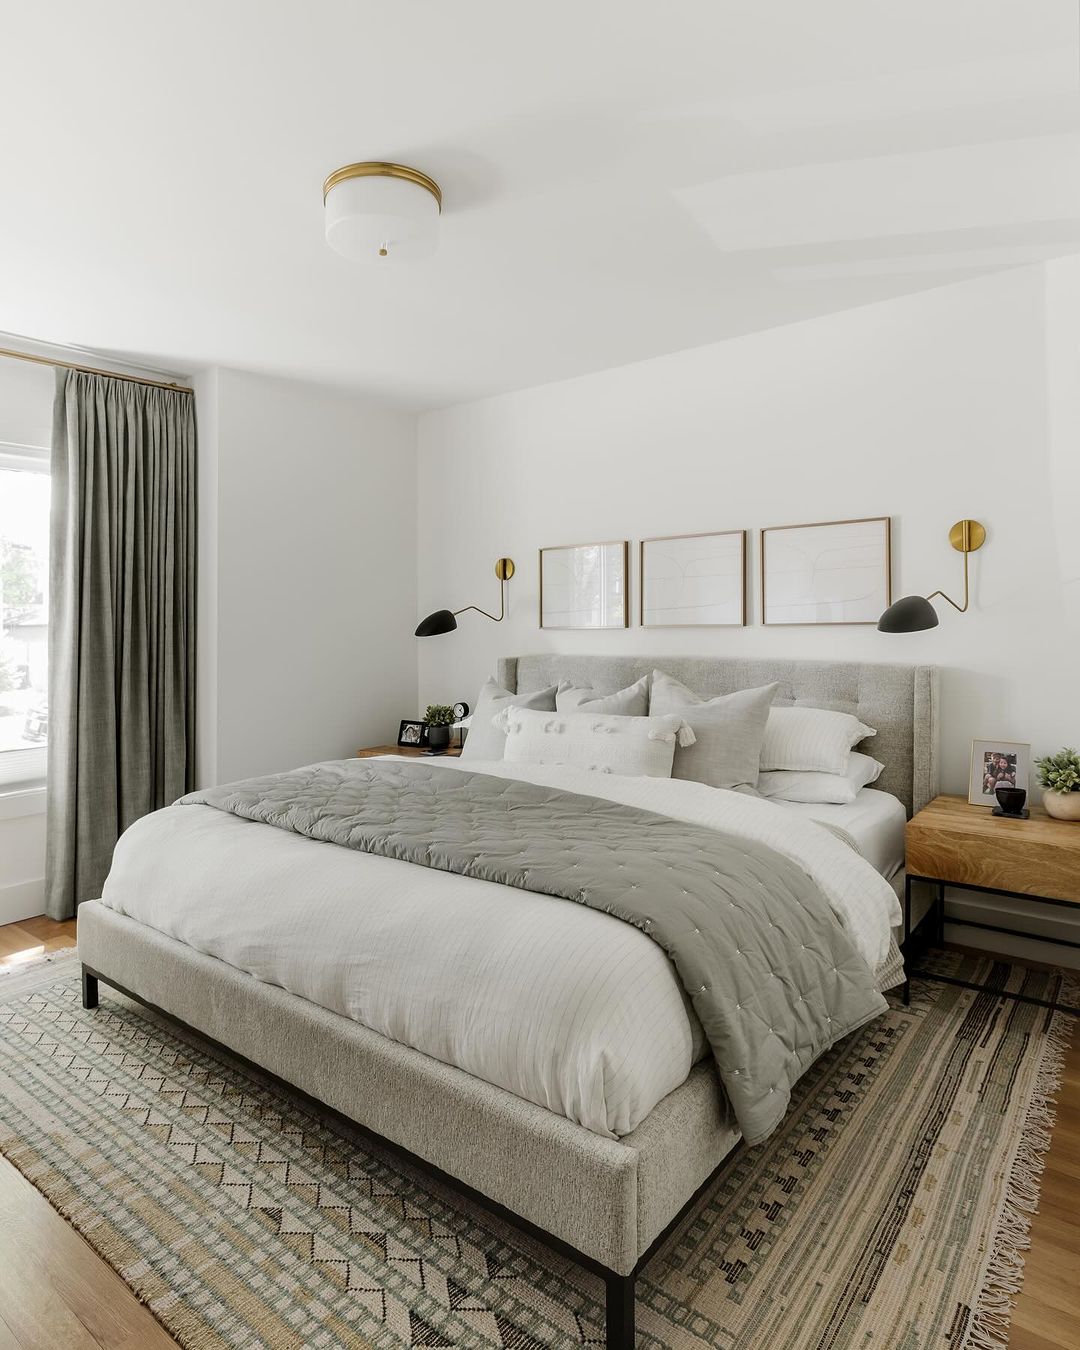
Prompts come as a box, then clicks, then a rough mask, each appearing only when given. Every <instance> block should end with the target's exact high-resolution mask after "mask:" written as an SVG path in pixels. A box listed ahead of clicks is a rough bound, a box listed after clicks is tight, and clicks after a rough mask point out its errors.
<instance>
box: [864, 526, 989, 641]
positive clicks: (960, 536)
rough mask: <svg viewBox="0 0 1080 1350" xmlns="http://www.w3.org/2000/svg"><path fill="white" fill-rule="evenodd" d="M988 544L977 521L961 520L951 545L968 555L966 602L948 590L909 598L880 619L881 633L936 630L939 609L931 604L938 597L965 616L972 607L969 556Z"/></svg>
mask: <svg viewBox="0 0 1080 1350" xmlns="http://www.w3.org/2000/svg"><path fill="white" fill-rule="evenodd" d="M985 542H986V530H985V529H984V528H983V526H982V525H980V524H979V522H978V521H977V520H958V521H957V522H956V524H955V525H954V526H953V527H952V529H951V530H950V531H949V543H950V544H952V546H953V548H954V549H956V551H957V552H958V553H962V554H963V555H964V603H963V604H962V605H958V604H957V603H956V601H955V600H953V599H951V597H949V596H947V595H946V594H945V592H944V591H934V592H933V594H932V595H928V596H925V597H923V596H921V595H905V596H904V597H903V598H902V599H900V600H897V601H896V602H895V603H894V604H891V605H890V606H889V608H888V609H887V610H886V611H885V613H884V614H883V615H882V616H881V618H880V619H878V632H880V633H918V632H920V631H921V630H922V629H924V628H936V627H937V625H938V616H937V610H936V609H935V608H934V606H933V605H932V604H931V603H930V601H931V600H933V599H934V597H935V596H938V595H940V596H941V598H942V600H948V602H949V604H950V605H952V607H953V609H956V610H959V611H960V613H961V614H963V613H964V611H965V610H966V609H967V607H968V595H969V592H968V554H969V553H974V552H975V550H976V549H979V548H982V546H983V544H984V543H985Z"/></svg>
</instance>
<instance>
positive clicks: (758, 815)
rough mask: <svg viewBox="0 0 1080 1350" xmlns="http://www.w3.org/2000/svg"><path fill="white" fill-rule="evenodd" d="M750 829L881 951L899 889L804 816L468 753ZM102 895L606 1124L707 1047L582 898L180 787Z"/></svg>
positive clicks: (666, 984)
mask: <svg viewBox="0 0 1080 1350" xmlns="http://www.w3.org/2000/svg"><path fill="white" fill-rule="evenodd" d="M445 767H446V769H447V770H448V771H450V770H451V769H461V770H473V771H479V772H491V773H496V774H499V775H500V776H512V777H521V778H527V779H529V780H530V781H537V782H543V783H547V784H551V785H553V786H562V787H565V788H566V789H567V790H569V791H576V792H581V793H585V794H587V795H593V796H601V797H607V798H610V799H611V800H615V801H624V802H626V803H627V804H630V805H637V806H643V807H645V808H646V809H651V810H658V811H661V812H663V813H665V814H669V815H673V816H675V817H677V818H680V819H686V820H690V821H694V822H696V823H699V824H704V825H711V826H713V827H717V828H724V829H725V830H735V831H736V832H741V833H743V834H744V835H746V836H748V837H753V838H760V839H761V840H762V841H763V842H765V843H770V844H771V845H772V846H773V847H777V848H779V849H780V851H782V852H784V853H786V854H788V856H791V857H794V858H795V860H796V861H798V862H799V863H800V865H802V866H804V867H805V868H806V870H807V871H808V872H810V873H811V875H813V876H814V877H815V879H816V880H818V882H819V884H821V885H822V887H823V889H824V890H825V892H826V894H827V895H828V897H829V899H830V903H831V904H832V905H833V909H834V912H836V913H837V914H838V917H840V920H841V922H842V923H844V925H845V927H847V928H848V931H849V933H850V934H851V936H852V939H853V941H854V942H855V943H856V946H857V947H858V948H859V949H860V950H861V951H862V952H863V953H864V955H866V957H867V960H868V961H869V962H870V964H871V965H873V966H875V967H876V966H878V965H880V964H881V962H882V961H883V960H884V957H885V954H886V953H887V950H888V939H889V931H890V924H891V923H893V922H895V918H894V917H893V910H894V909H895V908H897V902H896V897H895V895H894V894H893V892H892V890H891V888H889V887H888V885H887V884H886V883H885V882H884V881H883V880H882V879H881V878H880V877H879V876H878V875H877V874H876V873H875V872H874V871H873V870H872V869H871V868H870V867H868V865H867V864H866V862H865V861H863V860H862V859H861V858H860V857H858V856H857V855H856V854H855V853H854V852H853V851H852V850H851V849H850V848H849V847H848V846H847V844H845V843H844V842H842V841H841V840H840V839H839V838H838V837H837V836H836V835H835V834H833V833H831V832H829V831H828V830H823V829H820V828H819V827H818V826H817V825H816V824H815V823H814V822H813V821H812V820H807V821H805V823H803V822H801V821H799V822H798V823H796V820H797V818H793V817H792V816H791V815H784V814H783V813H780V812H779V809H778V807H777V806H775V805H774V804H772V803H769V802H765V801H763V800H762V799H759V798H753V797H748V796H743V795H741V794H739V793H731V792H721V791H718V790H717V789H713V788H707V787H704V786H703V785H702V784H699V783H690V782H685V781H682V780H666V779H636V778H618V777H616V776H614V775H610V774H598V773H590V772H587V771H583V770H572V769H566V768H563V767H555V766H545V767H543V768H540V767H534V766H523V765H513V766H509V765H505V764H503V763H497V764H495V763H492V764H488V763H485V764H482V765H478V764H472V763H469V764H464V765H458V764H457V763H456V761H452V760H451V761H446V763H445ZM102 903H103V904H105V905H107V906H109V907H110V908H112V909H114V910H116V911H118V912H120V913H122V914H126V915H128V916H129V917H131V918H133V919H135V920H137V921H139V922H141V923H145V924H147V925H148V926H150V927H152V928H155V929H157V930H158V931H159V932H163V933H166V934H168V935H169V936H170V937H173V938H176V939H177V940H178V941H181V942H184V943H186V944H187V945H189V946H191V947H193V948H195V949H196V950H198V951H200V952H203V953H205V954H207V955H210V956H213V957H217V958H218V959H220V960H223V961H226V962H227V963H228V964H229V965H231V966H233V967H234V968H236V969H238V970H243V971H246V972H248V973H249V974H251V975H253V976H254V977H255V978H257V979H260V980H265V981H267V982H269V983H272V984H276V985H279V986H281V987H282V988H284V989H287V990H289V991H290V992H291V993H294V994H298V995H300V996H301V997H303V998H307V999H310V1000H311V1001H312V1002H315V1003H317V1004H319V1005H320V1006H322V1007H325V1008H328V1009H330V1010H331V1011H333V1012H337V1013H340V1014H342V1015H344V1016H347V1017H352V1018H354V1019H356V1020H357V1021H359V1022H361V1023H363V1024H364V1025H365V1026H368V1027H370V1028H371V1029H372V1030H374V1031H377V1032H379V1033H381V1034H382V1035H385V1036H388V1037H390V1038H391V1039H393V1040H396V1041H399V1042H401V1043H403V1044H406V1045H411V1046H413V1047H415V1048H416V1049H418V1050H420V1051H422V1052H423V1053H425V1054H428V1055H431V1056H433V1057H434V1058H436V1059H440V1060H442V1061H443V1062H444V1063H448V1064H453V1065H455V1066H456V1067H457V1068H460V1069H463V1070H465V1071H466V1072H467V1073H471V1074H474V1075H475V1076H477V1077H479V1078H482V1079H484V1080H486V1081H487V1082H490V1083H493V1084H495V1085H496V1086H498V1087H502V1088H505V1089H506V1090H508V1091H510V1092H513V1093H514V1094H515V1095H516V1096H518V1097H522V1098H524V1099H526V1100H528V1101H532V1102H536V1103H537V1104H539V1105H541V1106H544V1107H547V1108H548V1109H549V1110H552V1111H555V1112H558V1113H559V1114H561V1115H565V1116H567V1117H568V1118H569V1119H570V1120H574V1121H576V1122H577V1123H579V1124H581V1125H584V1126H585V1127H586V1128H588V1129H591V1130H594V1131H596V1132H597V1133H599V1134H604V1135H608V1136H612V1137H619V1136H621V1135H623V1134H626V1133H628V1132H629V1131H631V1130H633V1129H634V1128H635V1127H636V1126H637V1125H638V1124H639V1123H640V1122H641V1121H642V1120H643V1119H644V1118H645V1117H646V1116H647V1115H648V1114H649V1112H650V1111H651V1110H652V1109H653V1107H654V1106H655V1105H656V1104H657V1103H658V1102H659V1101H660V1100H661V1099H662V1098H663V1097H665V1096H666V1095H667V1094H668V1093H669V1092H671V1091H673V1090H674V1089H675V1088H676V1087H678V1086H679V1084H680V1083H682V1082H683V1080H684V1079H685V1078H686V1076H687V1074H688V1073H689V1071H690V1068H691V1067H692V1065H693V1064H694V1062H695V1061H696V1060H697V1059H698V1058H699V1057H700V1055H701V1054H702V1053H704V1051H705V1049H706V1047H705V1043H704V1037H703V1034H702V1032H701V1028H700V1024H699V1023H698V1020H697V1017H696V1016H695V1015H694V1013H693V1010H692V1008H691V1006H690V1004H689V1001H688V1000H687V999H686V996H685V994H684V993H683V990H682V987H681V985H680V984H679V982H678V978H677V976H676V975H675V972H674V968H673V966H672V965H671V962H670V961H669V959H668V957H667V956H666V955H665V953H664V952H663V950H662V949H661V948H660V947H659V946H658V945H657V944H656V943H654V942H653V941H652V940H651V939H650V938H648V937H647V936H646V935H645V934H643V933H641V932H639V931H638V930H637V929H636V928H634V927H632V926H631V925H630V924H626V923H622V922H621V921H620V920H618V919H615V918H612V917H610V916H609V915H606V914H601V913H598V912H596V911H594V910H591V909H588V908H587V907H586V906H584V905H573V904H562V903H559V902H558V901H553V900H552V898H551V897H548V896H542V895H534V894H532V893H530V892H527V891H521V890H516V889H513V888H510V887H505V886H500V885H497V884H496V883H493V882H487V881H480V880H477V879H475V878H472V877H463V876H457V875H454V874H451V873H446V872H440V871H435V870H432V869H428V868H424V867H417V866H415V865H413V864H411V863H405V862H399V861H396V860H394V859H390V858H382V857H378V856H376V855H372V854H366V853H360V852H357V851H354V850H351V849H346V848H340V847H337V846H335V845H332V844H325V843H320V842H316V841H314V840H311V839H307V838H305V837H303V836H301V835H296V834H292V833H290V832H289V831H286V830H279V829H276V828H274V827H272V826H268V825H261V824H255V823H253V822H250V821H245V820H242V819H240V818H239V817H236V816H231V815H228V814H227V813H225V812H221V811H217V810H215V809H213V808H211V807H207V806H172V807H167V808H166V809H165V810H162V811H157V812H155V813H154V814H152V815H150V816H147V817H145V818H144V819H142V820H140V821H138V822H137V823H136V824H135V825H133V826H132V827H131V829H130V830H128V831H127V832H126V833H125V834H124V836H123V838H122V839H121V840H120V842H119V844H118V845H117V849H116V853H115V856H114V860H113V867H112V871H111V872H110V875H109V878H108V881H107V882H106V885H105V888H104V892H103V895H102Z"/></svg>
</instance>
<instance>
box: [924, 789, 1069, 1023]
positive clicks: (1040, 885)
mask: <svg viewBox="0 0 1080 1350" xmlns="http://www.w3.org/2000/svg"><path fill="white" fill-rule="evenodd" d="M904 852H905V856H906V867H907V879H906V882H905V886H904V943H905V947H906V946H907V943H908V939H909V938H910V937H911V936H912V928H911V885H912V882H915V881H926V882H929V883H930V884H931V885H933V886H936V887H937V895H936V897H935V900H934V903H933V905H932V907H931V911H930V915H931V916H932V918H931V922H932V924H933V926H934V929H935V935H936V937H937V940H938V942H940V941H941V940H942V938H943V935H944V928H945V887H946V886H955V887H960V888H961V889H963V890H969V891H982V892H984V893H986V894H989V895H1005V896H1009V897H1011V898H1013V899H1018V900H1031V901H1037V902H1038V903H1040V904H1044V905H1057V906H1059V907H1063V908H1066V909H1077V910H1080V825H1077V824H1074V823H1072V822H1070V821H1065V820H1054V819H1053V818H1052V817H1051V816H1048V815H1047V814H1046V812H1045V811H1044V810H1043V809H1042V807H1040V806H1032V807H1031V816H1030V819H1028V820H1010V819H1008V818H1007V817H1004V816H995V815H994V814H993V812H992V811H990V810H988V809H987V808H986V807H985V806H972V805H971V804H970V803H969V802H967V801H966V800H965V799H964V798H963V797H948V796H946V797H935V798H934V800H933V801H932V802H931V803H930V804H929V805H928V806H924V807H923V809H922V810H921V811H920V812H919V813H918V814H917V815H916V816H913V817H912V819H911V820H909V821H908V823H907V830H906V832H905V840H904ZM923 922H925V919H924V921H923ZM949 922H950V923H957V924H966V925H967V926H968V927H971V928H984V929H986V930H988V931H989V932H993V933H1007V934H1009V935H1010V936H1011V937H1026V938H1032V939H1034V940H1036V941H1038V942H1053V943H1056V944H1058V945H1059V946H1062V947H1080V942H1073V941H1070V940H1069V939H1068V938H1053V937H1043V936H1042V935H1041V934H1036V933H1025V932H1023V931H1021V930H1020V929H1018V928H1005V927H1003V926H1000V925H998V924H992V923H979V922H978V921H977V920H975V919H960V918H950V920H949ZM921 926H922V924H921V923H920V925H919V927H921ZM909 974H911V975H920V976H924V977H928V978H931V979H936V980H944V981H945V982H946V983H948V984H965V982H964V981H961V980H955V979H952V978H950V977H947V976H944V975H935V974H933V973H931V972H927V971H922V970H913V971H910V972H909ZM965 987H967V988H983V987H984V986H977V985H966V984H965ZM991 992H995V993H997V992H999V991H997V990H993V991H991ZM1007 997H1009V998H1015V999H1019V1000H1020V1001H1021V1002H1023V1003H1038V1004H1040V1005H1042V1006H1046V1007H1053V1008H1055V1009H1057V1010H1059V1011H1062V1012H1072V1013H1077V1012H1080V1010H1078V1009H1076V1008H1069V1007H1065V1006H1064V1005H1062V1004H1052V1003H1047V1002H1046V1001H1045V1000H1044V999H1037V998H1030V997H1028V996H1027V995H1025V994H1008V995H1007Z"/></svg>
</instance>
